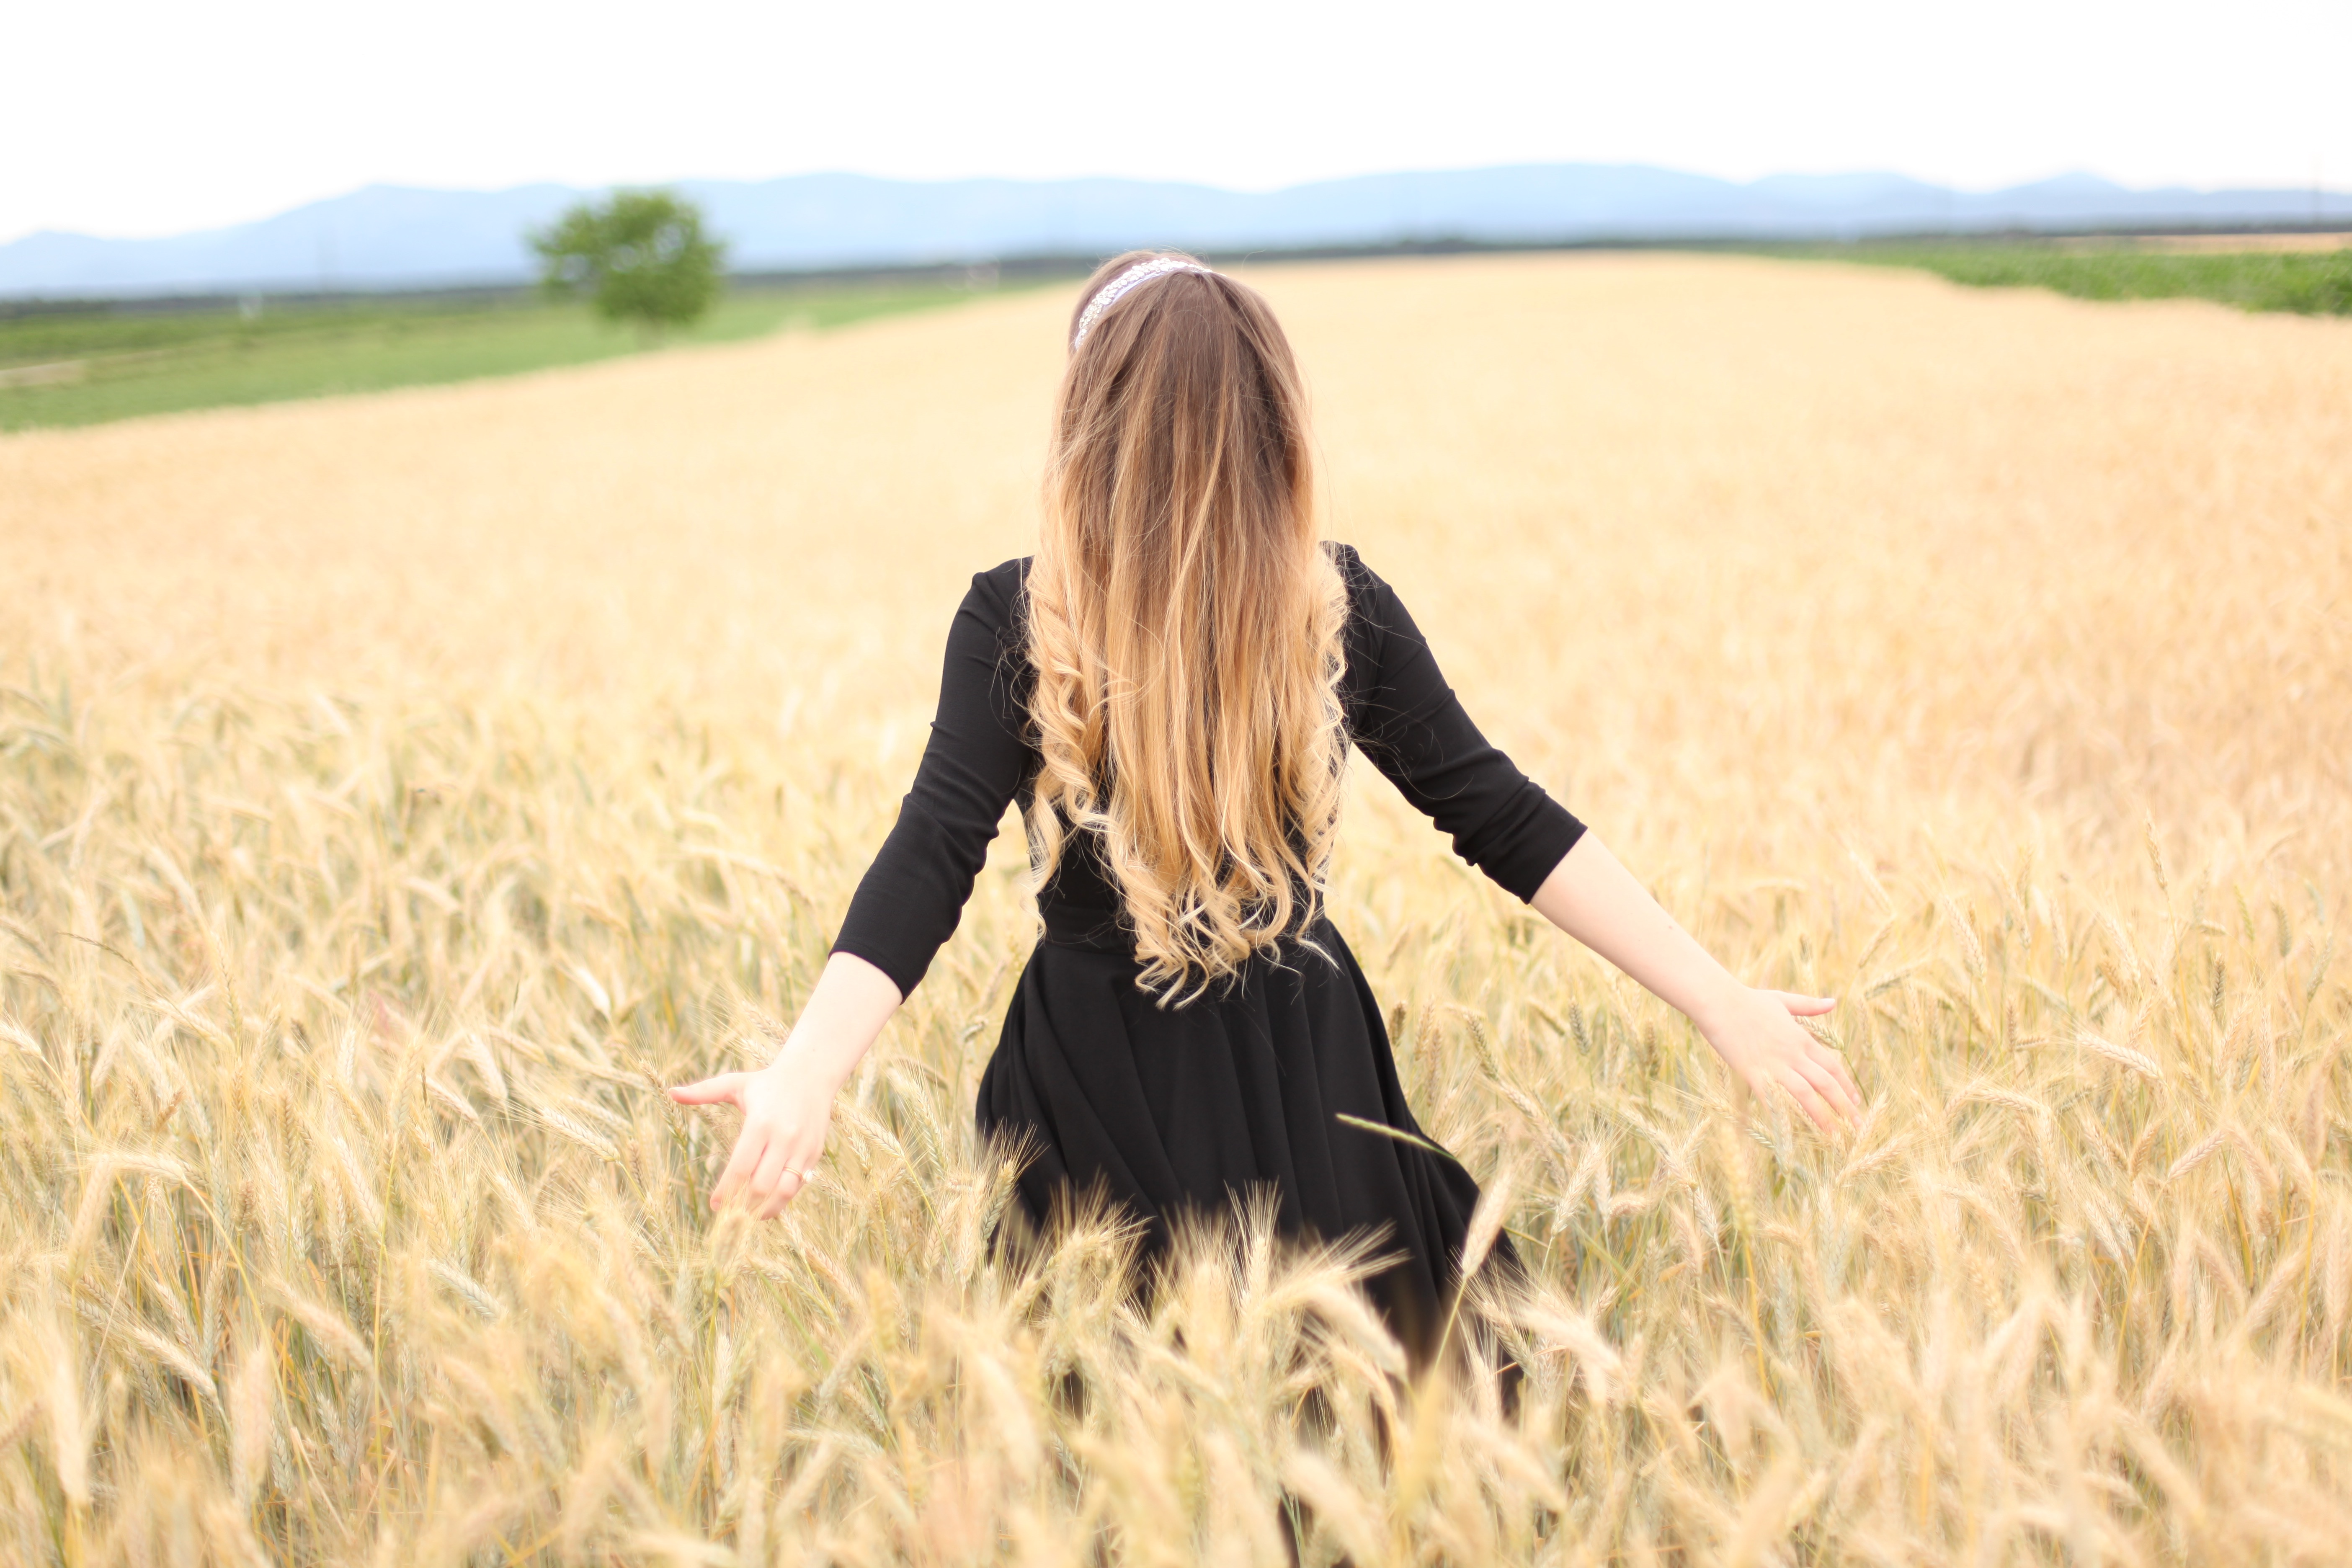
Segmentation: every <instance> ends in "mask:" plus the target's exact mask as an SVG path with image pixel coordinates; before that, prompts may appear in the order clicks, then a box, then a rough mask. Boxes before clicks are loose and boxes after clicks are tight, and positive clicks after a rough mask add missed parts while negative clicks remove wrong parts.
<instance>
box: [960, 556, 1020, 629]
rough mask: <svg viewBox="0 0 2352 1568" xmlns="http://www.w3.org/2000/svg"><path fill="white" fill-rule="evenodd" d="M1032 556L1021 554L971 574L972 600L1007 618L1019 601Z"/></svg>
mask: <svg viewBox="0 0 2352 1568" xmlns="http://www.w3.org/2000/svg"><path fill="white" fill-rule="evenodd" d="M1031 559H1032V557H1030V556H1026V555H1023V556H1019V557H1016V558H1015V559H1013V560H1011V561H1006V562H1003V563H999V564H997V565H994V566H992V567H990V568H989V569H988V570H987V571H985V572H975V573H973V574H971V600H972V602H974V603H976V604H978V605H983V606H985V607H986V608H988V609H990V610H992V611H994V612H995V613H996V615H997V616H999V617H1001V618H1005V619H1009V618H1010V617H1011V616H1012V614H1013V606H1014V605H1017V604H1018V603H1019V602H1020V599H1021V595H1022V592H1023V590H1024V588H1026V587H1027V585H1028V582H1029V563H1030V561H1031Z"/></svg>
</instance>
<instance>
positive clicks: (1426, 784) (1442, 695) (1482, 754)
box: [1334, 544, 1584, 900]
mask: <svg viewBox="0 0 2352 1568" xmlns="http://www.w3.org/2000/svg"><path fill="white" fill-rule="evenodd" d="M1334 554H1335V558H1336V561H1337V563H1338V565H1339V570H1340V574H1341V575H1342V577H1343V578H1344V579H1345V580H1346V582H1347V584H1348V598H1349V626H1348V670H1347V674H1346V678H1345V693H1346V697H1347V705H1348V718H1349V728H1350V730H1351V731H1352V732H1353V735H1354V739H1355V742H1356V744H1357V746H1358V748H1359V749H1360V750H1361V751H1362V752H1363V753H1364V755H1365V756H1367V757H1369V758H1370V760H1371V763H1372V765H1373V766H1374V767H1377V768H1378V769H1380V771H1381V773H1384V774H1386V775H1387V777H1388V779H1389V781H1390V782H1391V784H1395V785H1396V786H1397V788H1398V790H1399V791H1400V792H1402V794H1403V795H1404V797H1405V799H1407V800H1409V801H1411V802H1412V804H1413V806H1414V807H1415V808H1416V809H1417V810H1419V811H1421V812H1422V813H1423V814H1424V815H1426V816H1428V817H1429V818H1430V819H1431V820H1432V821H1433V822H1434V823H1435V824H1436V825H1437V826H1438V828H1439V829H1440V830H1441V831H1443V832H1445V833H1448V834H1450V835H1452V836H1453V838H1454V853H1455V854H1457V855H1459V856H1461V857H1462V858H1464V859H1465V860H1467V861H1468V862H1470V864H1472V865H1473V866H1475V867H1477V868H1478V869H1480V870H1481V871H1483V872H1485V873H1486V875H1487V876H1488V877H1490V878H1492V879H1494V880H1495V881H1496V883H1497V884H1498V885H1500V886H1501V887H1502V888H1503V889H1506V890H1507V891H1508V892H1510V893H1511V894H1513V895H1515V896H1516V897H1517V898H1518V899H1520V900H1532V899H1533V898H1534V897H1535V896H1536V892H1537V889H1540V888H1541V887H1542V886H1543V883H1544V879H1545V878H1547V877H1549V876H1550V875H1551V872H1552V868H1554V867H1556V866H1558V865H1559V862H1560V858H1561V857H1563V856H1565V855H1566V854H1567V853H1568V852H1569V850H1570V849H1571V848H1573V847H1575V844H1576V841H1577V839H1578V838H1579V837H1582V835H1583V833H1584V825H1583V824H1582V823H1580V822H1579V821H1578V820H1577V819H1576V818H1575V817H1574V816H1571V815H1570V813H1569V811H1568V808H1567V807H1565V806H1563V805H1560V804H1559V802H1558V801H1556V800H1554V799H1552V798H1551V796H1550V795H1547V794H1545V793H1544V789H1543V786H1542V785H1541V784H1537V783H1536V782H1535V781H1534V780H1533V779H1530V778H1529V777H1528V775H1527V774H1525V773H1521V772H1520V771H1519V770H1518V768H1517V766H1516V765H1514V764H1513V763H1512V762H1511V759H1510V758H1509V757H1507V756H1505V755H1504V754H1503V752H1501V751H1499V750H1498V749H1496V747H1495V745H1494V744H1493V743H1492V742H1489V741H1488V740H1487V739H1486V736H1484V735H1482V734H1480V733H1479V732H1478V727H1477V726H1476V725H1475V724H1474V723H1472V722H1471V721H1470V715H1469V714H1467V713H1465V711H1463V709H1462V702H1461V700H1460V699H1459V698H1457V697H1455V696H1454V691H1453V689H1452V688H1451V687H1449V686H1447V685H1446V684H1445V677H1444V673H1443V672H1442V671H1441V670H1440V669H1439V668H1437V659H1436V658H1435V657H1434V656H1433V655H1432V654H1431V652H1430V651H1429V643H1428V641H1427V639H1426V638H1424V637H1423V636H1422V635H1421V628H1420V627H1418V626H1414V625H1413V622H1412V616H1411V615H1409V614H1407V613H1406V611H1405V607H1404V605H1403V603H1402V601H1400V600H1399V599H1398V598H1397V595H1396V590H1395V589H1393V588H1391V587H1390V586H1389V585H1388V584H1386V583H1385V582H1383V581H1381V578H1380V576H1379V575H1378V574H1375V573H1374V572H1373V571H1372V569H1371V568H1370V567H1369V566H1366V565H1365V564H1364V563H1363V561H1362V559H1361V558H1360V557H1359V556H1358V555H1357V554H1356V552H1355V551H1354V549H1353V548H1351V547H1350V546H1348V545H1344V544H1343V545H1339V546H1337V547H1336V549H1335V552H1334Z"/></svg>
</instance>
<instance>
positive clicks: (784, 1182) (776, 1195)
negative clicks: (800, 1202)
mask: <svg viewBox="0 0 2352 1568" xmlns="http://www.w3.org/2000/svg"><path fill="white" fill-rule="evenodd" d="M806 1191H808V1178H807V1177H806V1176H804V1175H803V1174H802V1173H800V1172H798V1171H795V1170H793V1168H792V1166H791V1165H789V1164H787V1165H786V1166H785V1167H784V1168H783V1169H782V1170H781V1171H779V1172H777V1173H776V1190H775V1191H774V1192H773V1193H772V1194H769V1196H768V1201H767V1202H766V1203H764V1204H761V1205H760V1212H759V1213H758V1215H755V1216H754V1217H755V1218H759V1219H773V1218H775V1217H776V1216H777V1215H780V1214H782V1213H783V1212H784V1209H785V1208H786V1206H787V1205H790V1204H791V1203H792V1201H793V1199H794V1198H796V1197H798V1196H800V1195H801V1194H803V1193H804V1192H806Z"/></svg>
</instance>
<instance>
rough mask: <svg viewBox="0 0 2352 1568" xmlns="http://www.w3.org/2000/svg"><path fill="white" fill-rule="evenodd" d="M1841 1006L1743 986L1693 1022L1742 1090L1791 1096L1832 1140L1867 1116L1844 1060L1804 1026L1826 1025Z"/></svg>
mask: <svg viewBox="0 0 2352 1568" xmlns="http://www.w3.org/2000/svg"><path fill="white" fill-rule="evenodd" d="M1836 1005H1837V1003H1836V1001H1835V1000H1834V999H1833V998H1831V997H1827V996H1800V995H1797V994H1795V993H1793V992H1789V991H1759V990H1758V989H1756V988H1755V987H1753V986H1748V985H1740V986H1736V987H1734V988H1732V989H1730V990H1729V991H1727V992H1726V993H1725V994H1723V996H1722V997H1721V998H1720V1000H1719V1001H1718V1002H1717V1004H1716V1005H1714V1006H1712V1007H1709V1008H1706V1009H1704V1010H1703V1011H1702V1012H1701V1013H1700V1014H1699V1015H1698V1016H1695V1017H1694V1018H1693V1020H1692V1021H1693V1022H1695V1023H1696V1024H1697V1025H1698V1029H1699V1033H1700V1034H1702V1035H1704V1036H1706V1043H1707V1044H1708V1045H1710V1046H1713V1047H1715V1054H1716V1055H1717V1056H1719V1057H1721V1058H1723V1060H1724V1065H1726V1066H1727V1067H1728V1068H1731V1070H1732V1071H1733V1072H1735V1073H1737V1074H1738V1076H1739V1080H1740V1081H1741V1082H1742V1083H1744V1084H1746V1085H1747V1086H1748V1088H1749V1089H1753V1090H1754V1091H1755V1092H1757V1093H1758V1094H1762V1095H1769V1094H1770V1093H1771V1092H1772V1091H1773V1090H1774V1089H1784V1090H1786V1091H1787V1092H1788V1093H1789V1094H1790V1095H1791V1096H1793V1097H1794V1098H1795V1100H1796V1101H1797V1104H1798V1105H1799V1106H1800V1107H1801V1108H1802V1109H1803V1110H1804V1112H1805V1114H1806V1115H1807V1116H1810V1117H1811V1118H1812V1120H1813V1125H1815V1126H1816V1127H1819V1128H1820V1129H1821V1130H1822V1131H1824V1132H1828V1131H1835V1130H1837V1129H1839V1128H1841V1127H1847V1126H1851V1125H1852V1124H1853V1121H1854V1119H1855V1118H1856V1117H1858V1116H1860V1115H1861V1114H1862V1091H1861V1090H1860V1089H1856V1088H1855V1087H1854V1082H1853V1074H1852V1073H1849V1072H1848V1071H1846V1066H1845V1056H1844V1053H1843V1052H1841V1051H1839V1050H1837V1049H1836V1048H1834V1047H1831V1046H1827V1045H1824V1044H1822V1041H1821V1040H1819V1039H1817V1038H1815V1037H1814V1035H1813V1033H1812V1031H1811V1030H1810V1029H1808V1028H1806V1027H1805V1026H1803V1025H1802V1024H1800V1023H1798V1022H1797V1020H1798V1019H1800V1018H1817V1017H1820V1016H1822V1014H1824V1013H1826V1012H1828V1011H1829V1010H1830V1009H1831V1008H1832V1007H1834V1006H1836Z"/></svg>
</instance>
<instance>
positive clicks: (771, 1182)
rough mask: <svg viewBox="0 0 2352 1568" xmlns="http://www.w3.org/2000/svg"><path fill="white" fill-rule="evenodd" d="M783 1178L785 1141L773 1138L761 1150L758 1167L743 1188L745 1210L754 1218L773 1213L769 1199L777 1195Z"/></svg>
mask: <svg viewBox="0 0 2352 1568" xmlns="http://www.w3.org/2000/svg"><path fill="white" fill-rule="evenodd" d="M783 1178H784V1141H783V1140H782V1139H781V1138H771V1139H769V1140H768V1146H767V1147H766V1148H765V1149H763V1150H761V1152H760V1164H759V1167H758V1169H756V1170H754V1171H753V1172H752V1173H751V1181H750V1182H749V1183H748V1184H745V1186H744V1188H743V1207H744V1210H745V1212H747V1213H749V1214H750V1215H751V1217H752V1218H754V1219H765V1218H767V1217H768V1215H770V1214H772V1213H773V1212H774V1211H773V1210H772V1209H770V1208H769V1206H768V1200H769V1199H771V1198H772V1197H774V1196H775V1195H776V1184H777V1183H779V1182H781V1181H782V1180H783Z"/></svg>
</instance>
